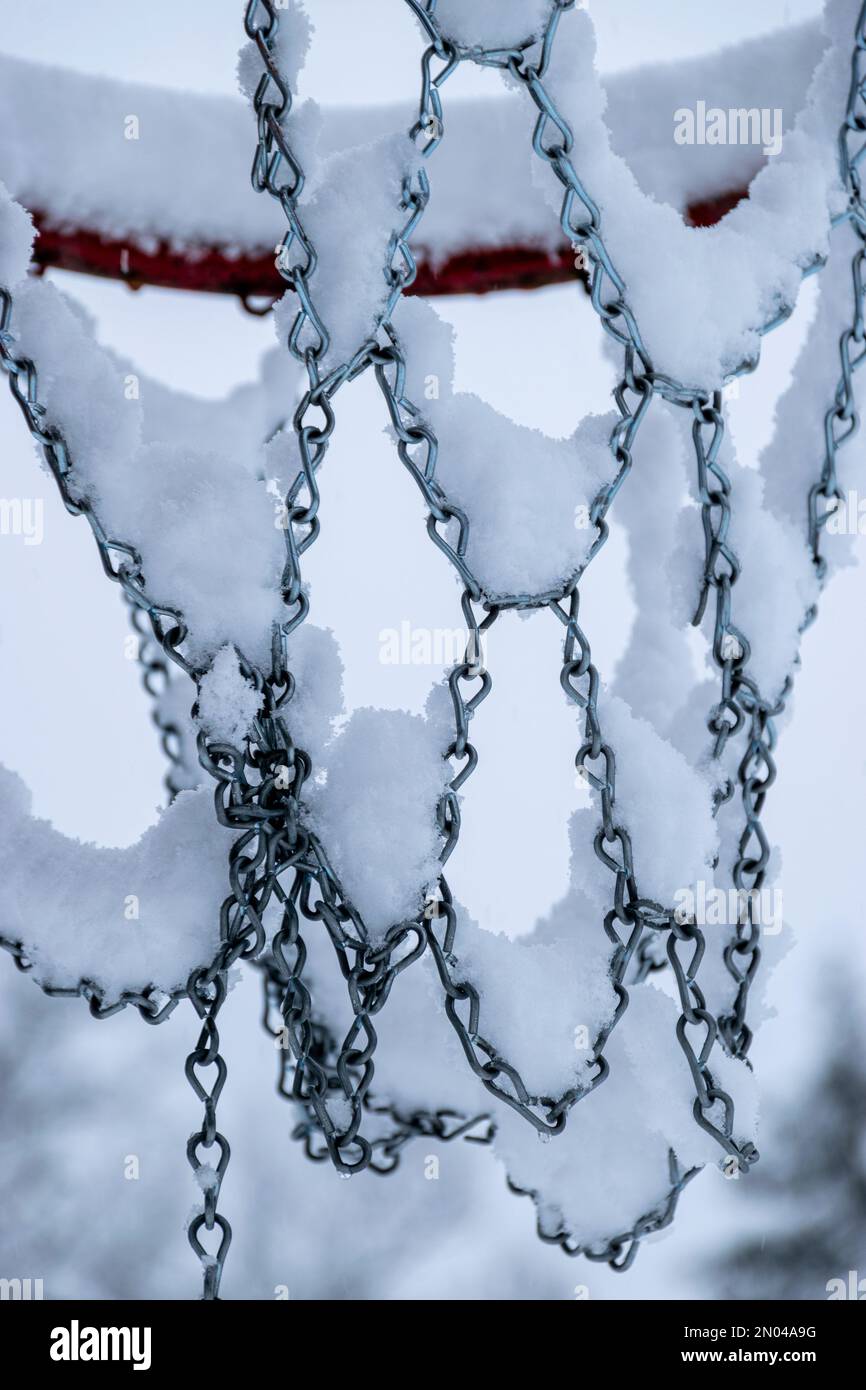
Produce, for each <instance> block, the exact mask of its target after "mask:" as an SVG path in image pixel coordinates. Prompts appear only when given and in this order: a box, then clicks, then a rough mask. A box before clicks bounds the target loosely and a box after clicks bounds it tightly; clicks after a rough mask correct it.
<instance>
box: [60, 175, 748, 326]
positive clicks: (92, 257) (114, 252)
mask: <svg viewBox="0 0 866 1390" xmlns="http://www.w3.org/2000/svg"><path fill="white" fill-rule="evenodd" d="M746 197H748V191H747V190H742V189H740V190H737V191H735V192H730V193H725V194H720V195H719V196H718V197H716V198H713V199H707V200H705V201H702V202H695V203H692V204H690V206H689V207H688V209H687V211H686V221H687V223H688V224H689V225H690V226H693V227H711V226H714V225H715V224H716V223H717V222H719V221H721V219H722V218H723V217H724V216H725V215H726V214H727V213H728V212H730V211H731V209H732V208H734V207H736V205H737V203H739V202H741V201H742V199H743V198H746ZM33 220H34V222H35V224H36V226H37V228H38V231H39V236H38V237H37V239H36V245H35V248H34V262H35V264H36V266H37V267H38V268H39V270H47V269H50V268H51V269H54V268H56V269H59V270H73V271H78V272H80V273H82V274H85V275H99V276H103V277H107V278H109V279H112V280H123V281H124V282H125V283H126V284H128V285H129V286H130V287H131V288H132V289H139V288H141V286H142V285H157V286H161V287H163V288H164V289H173V290H197V291H200V292H204V293H208V294H231V295H236V296H237V297H238V298H239V299H241V300H243V301H244V303H245V304H246V305H247V306H248V307H252V308H255V307H256V302H257V301H258V303H259V308H258V311H259V312H267V309H268V308H269V307H270V304H271V303H272V302H273V300H274V299H277V298H279V296H280V295H281V294H282V293H283V290H284V282H283V281H282V279H281V278H280V275H279V273H278V271H277V269H276V266H275V264H274V253H273V251H272V250H270V249H269V250H268V251H267V252H261V253H255V254H252V255H241V256H231V255H228V254H226V253H225V252H224V251H222V250H220V249H218V248H215V247H204V248H202V249H201V250H197V251H177V250H174V249H172V247H171V246H170V245H169V244H168V242H166V241H160V242H158V243H157V245H156V247H155V249H152V250H145V249H143V248H142V247H141V246H137V245H136V244H135V242H134V241H131V240H128V239H122V238H116V237H105V236H101V235H100V234H99V233H97V232H91V231H87V230H84V229H79V228H71V229H70V228H59V227H56V226H52V225H51V224H50V223H49V222H48V220H47V219H46V218H45V217H44V216H42V215H41V214H40V213H38V212H34V214H33ZM581 278H584V277H583V276H582V275H581V273H580V272H579V271H577V270H576V269H575V266H574V252H573V251H572V250H571V248H570V247H568V246H562V247H560V248H559V249H557V250H556V251H554V252H549V251H547V250H545V249H544V248H540V247H532V246H501V247H484V248H480V249H477V250H468V251H462V252H460V253H459V254H458V255H455V256H450V257H448V259H446V260H445V261H443V262H442V263H441V264H436V265H434V264H433V263H431V262H430V261H428V260H425V259H424V257H423V254H422V255H420V256H419V262H418V275H417V278H416V280H415V283H414V285H413V286H412V287H411V289H410V291H409V293H410V294H419V295H425V296H427V295H444V294H487V293H489V292H490V291H492V290H516V289H536V288H538V287H539V286H541V285H554V284H561V283H563V282H565V281H568V280H574V279H581Z"/></svg>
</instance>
